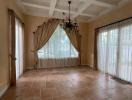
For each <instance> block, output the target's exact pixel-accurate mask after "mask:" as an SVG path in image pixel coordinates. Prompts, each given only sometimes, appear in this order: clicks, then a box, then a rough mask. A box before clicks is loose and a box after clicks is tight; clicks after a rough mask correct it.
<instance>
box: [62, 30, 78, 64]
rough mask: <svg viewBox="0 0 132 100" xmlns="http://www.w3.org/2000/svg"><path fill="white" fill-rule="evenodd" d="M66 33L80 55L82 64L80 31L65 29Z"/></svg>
mask: <svg viewBox="0 0 132 100" xmlns="http://www.w3.org/2000/svg"><path fill="white" fill-rule="evenodd" d="M64 30H65V32H66V34H67V36H68V37H69V39H70V41H71V43H72V45H73V46H74V47H75V48H76V50H77V51H78V53H79V59H80V61H79V63H80V64H81V35H80V34H79V30H78V29H77V28H74V29H72V30H70V31H69V30H68V29H65V28H64Z"/></svg>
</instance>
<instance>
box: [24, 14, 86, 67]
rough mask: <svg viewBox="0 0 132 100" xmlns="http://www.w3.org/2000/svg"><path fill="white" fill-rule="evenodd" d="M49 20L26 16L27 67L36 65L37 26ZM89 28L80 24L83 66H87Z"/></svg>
mask: <svg viewBox="0 0 132 100" xmlns="http://www.w3.org/2000/svg"><path fill="white" fill-rule="evenodd" d="M47 19H48V18H46V17H35V16H28V15H26V16H25V39H26V53H25V56H26V65H25V66H26V67H27V68H31V67H33V65H34V54H33V50H34V45H33V32H34V31H35V29H36V28H37V26H39V25H41V24H42V23H43V22H44V21H46V20H47ZM87 32H88V28H87V24H86V23H80V33H81V34H82V49H81V51H82V64H84V65H85V64H87V62H86V61H87V60H86V57H87V56H86V55H87V54H86V52H87V48H86V47H87V45H86V43H87V34H88V33H87Z"/></svg>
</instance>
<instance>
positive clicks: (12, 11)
mask: <svg viewBox="0 0 132 100" xmlns="http://www.w3.org/2000/svg"><path fill="white" fill-rule="evenodd" d="M8 12H10V13H13V14H14V15H15V17H16V18H17V19H18V20H19V21H20V22H21V24H22V25H25V24H24V22H23V21H22V20H21V18H20V17H19V16H18V15H17V14H16V13H15V12H14V10H12V9H10V8H8Z"/></svg>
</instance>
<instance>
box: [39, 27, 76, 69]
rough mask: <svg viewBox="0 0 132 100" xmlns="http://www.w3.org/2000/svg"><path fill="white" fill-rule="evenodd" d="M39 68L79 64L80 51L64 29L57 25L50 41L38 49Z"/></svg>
mask: <svg viewBox="0 0 132 100" xmlns="http://www.w3.org/2000/svg"><path fill="white" fill-rule="evenodd" d="M38 58H39V62H38V63H39V68H49V67H63V66H76V65H78V52H77V50H76V49H75V48H74V46H73V45H72V44H71V42H70V40H69V38H68V36H67V34H66V33H65V31H64V29H63V28H61V27H60V26H58V27H57V29H56V30H55V32H54V33H53V35H52V36H51V38H50V39H49V41H48V42H47V43H46V44H45V45H44V46H43V47H42V48H41V49H40V50H39V51H38Z"/></svg>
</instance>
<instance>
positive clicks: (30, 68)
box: [25, 67, 34, 70]
mask: <svg viewBox="0 0 132 100" xmlns="http://www.w3.org/2000/svg"><path fill="white" fill-rule="evenodd" d="M32 69H34V67H25V70H32Z"/></svg>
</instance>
